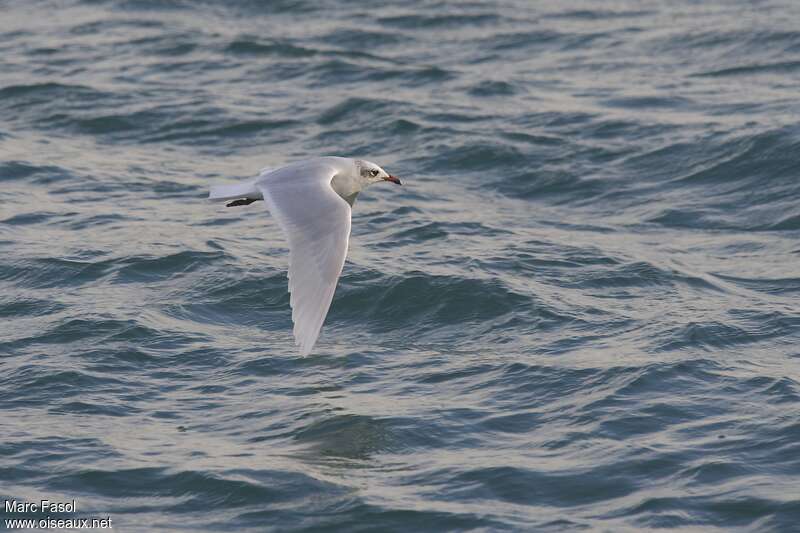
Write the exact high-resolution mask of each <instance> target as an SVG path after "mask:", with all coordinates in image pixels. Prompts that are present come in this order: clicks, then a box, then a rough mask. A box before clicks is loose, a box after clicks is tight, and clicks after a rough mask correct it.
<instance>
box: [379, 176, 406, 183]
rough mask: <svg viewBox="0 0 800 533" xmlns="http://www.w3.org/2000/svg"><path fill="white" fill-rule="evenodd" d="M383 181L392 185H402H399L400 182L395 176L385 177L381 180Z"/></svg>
mask: <svg viewBox="0 0 800 533" xmlns="http://www.w3.org/2000/svg"><path fill="white" fill-rule="evenodd" d="M383 180H384V181H391V182H392V183H396V184H398V185H402V183H400V180H399V179H398V178H396V177H395V176H392V175H391V174H389V175H388V176H387V177H385V178H383Z"/></svg>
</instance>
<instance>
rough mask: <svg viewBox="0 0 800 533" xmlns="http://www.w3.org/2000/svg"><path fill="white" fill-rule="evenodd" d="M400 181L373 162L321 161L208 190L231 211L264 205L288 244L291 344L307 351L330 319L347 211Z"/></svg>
mask: <svg viewBox="0 0 800 533" xmlns="http://www.w3.org/2000/svg"><path fill="white" fill-rule="evenodd" d="M379 181H391V182H394V183H397V184H399V183H400V180H398V179H397V178H395V177H394V176H392V175H390V174H388V173H386V171H384V170H383V169H382V168H380V167H379V166H378V165H376V164H375V163H370V162H369V161H364V160H360V159H349V158H346V157H319V158H315V159H309V160H306V161H299V162H297V163H292V164H290V165H287V166H285V167H281V168H277V169H264V170H262V171H261V173H260V174H259V176H258V177H256V178H254V179H251V180H247V181H243V182H240V183H238V184H234V185H218V186H212V187H211V192H210V194H209V198H210V199H212V200H234V201H232V202H230V203H229V204H228V206H229V207H231V206H239V205H247V204H250V203H252V202H255V201H258V200H264V202H265V203H266V204H267V208H268V209H269V211H270V213H271V214H272V216H273V217H275V219H276V220H277V221H278V224H279V225H280V226H281V228H282V229H283V231H284V233H285V234H286V238H287V240H288V241H289V292H290V293H291V297H290V300H289V301H290V304H291V306H292V321H293V322H294V337H295V343H296V344H297V345H298V346H299V347H300V351H301V353H302V354H303V355H307V354H309V353H310V352H311V350H312V349H313V347H314V344H315V343H316V341H317V337H318V336H319V332H320V329H321V328H322V323H323V322H324V321H325V316H326V315H327V314H328V309H329V308H330V305H331V301H332V299H333V292H334V291H335V290H336V283H337V281H338V280H339V275H340V274H341V272H342V267H343V266H344V259H345V256H346V255H347V244H348V242H349V239H350V212H351V207H352V205H353V203H354V202H355V200H356V197H357V196H358V193H359V192H361V190H362V189H364V188H365V187H366V186H367V185H370V184H371V183H376V182H379Z"/></svg>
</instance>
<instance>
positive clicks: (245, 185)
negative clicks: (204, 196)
mask: <svg viewBox="0 0 800 533" xmlns="http://www.w3.org/2000/svg"><path fill="white" fill-rule="evenodd" d="M240 198H248V199H250V200H263V199H264V196H263V195H262V194H261V191H259V190H258V187H256V180H255V179H251V180H247V181H242V182H239V183H233V184H231V185H212V186H211V191H210V192H209V193H208V199H209V200H220V201H225V200H237V199H240Z"/></svg>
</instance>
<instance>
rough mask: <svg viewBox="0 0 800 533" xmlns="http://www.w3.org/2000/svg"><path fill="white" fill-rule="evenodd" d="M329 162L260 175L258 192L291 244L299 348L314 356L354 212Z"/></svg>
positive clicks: (291, 281) (291, 284)
mask: <svg viewBox="0 0 800 533" xmlns="http://www.w3.org/2000/svg"><path fill="white" fill-rule="evenodd" d="M336 172H337V169H336V168H334V167H333V166H331V165H329V164H326V163H324V162H319V161H317V162H308V163H306V164H299V165H292V166H289V167H284V168H281V169H278V170H275V171H272V172H267V173H264V174H262V175H261V177H260V178H259V180H258V181H257V182H256V186H257V187H258V188H259V190H260V191H261V192H262V194H263V195H264V200H265V201H266V204H267V208H268V209H269V211H270V213H271V214H272V216H273V217H275V219H276V220H277V221H278V224H280V226H281V228H283V231H284V233H285V234H286V238H287V239H288V241H289V292H290V293H291V295H290V303H291V306H292V321H293V322H294V338H295V343H296V344H297V345H298V346H299V347H300V352H301V353H302V354H303V355H308V354H309V353H311V350H312V348H314V344H315V343H316V342H317V337H319V332H320V329H321V328H322V323H323V322H324V321H325V316H326V315H327V314H328V309H329V308H330V306H331V300H332V299H333V293H334V291H335V290H336V283H337V281H338V280H339V275H340V274H341V272H342V266H344V259H345V256H346V255H347V244H348V241H349V239H350V206H349V205H348V204H347V202H345V201H344V200H343V199H342V198H341V197H340V196H339V195H338V194H336V192H335V191H334V190H333V188H332V187H331V179H332V178H333V176H334V175H335V174H336Z"/></svg>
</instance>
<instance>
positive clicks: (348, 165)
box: [330, 157, 363, 207]
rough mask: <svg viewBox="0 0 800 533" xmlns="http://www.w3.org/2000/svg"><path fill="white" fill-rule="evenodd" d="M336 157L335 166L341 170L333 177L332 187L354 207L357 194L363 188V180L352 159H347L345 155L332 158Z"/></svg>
mask: <svg viewBox="0 0 800 533" xmlns="http://www.w3.org/2000/svg"><path fill="white" fill-rule="evenodd" d="M330 159H335V160H336V161H335V163H336V164H335V165H334V166H335V167H336V168H337V169H338V170H339V171H338V172H337V173H336V174H335V175H334V176H333V178H332V179H331V187H332V188H333V190H334V191H336V194H338V195H339V196H341V197H342V199H344V201H345V202H347V203H348V204H350V207H353V203H354V202H355V201H356V196H358V193H359V192H361V189H362V188H363V182H362V180H361V177H360V176H359V174H358V168H356V165H355V163H354V162H353V160H352V159H345V158H343V157H336V158H333V157H332V158H330Z"/></svg>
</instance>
